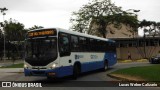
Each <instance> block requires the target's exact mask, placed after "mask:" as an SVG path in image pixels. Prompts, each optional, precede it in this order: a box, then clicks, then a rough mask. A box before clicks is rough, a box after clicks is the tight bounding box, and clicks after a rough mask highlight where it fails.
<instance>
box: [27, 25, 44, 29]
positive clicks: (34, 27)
mask: <svg viewBox="0 0 160 90" xmlns="http://www.w3.org/2000/svg"><path fill="white" fill-rule="evenodd" d="M40 28H43V26H38V25H34V26H33V27H31V28H29V30H34V29H40Z"/></svg>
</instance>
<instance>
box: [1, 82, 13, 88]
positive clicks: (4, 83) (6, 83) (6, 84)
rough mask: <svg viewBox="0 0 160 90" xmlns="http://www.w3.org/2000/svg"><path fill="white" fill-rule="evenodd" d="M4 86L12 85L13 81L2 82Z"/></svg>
mask: <svg viewBox="0 0 160 90" xmlns="http://www.w3.org/2000/svg"><path fill="white" fill-rule="evenodd" d="M2 87H11V82H2Z"/></svg>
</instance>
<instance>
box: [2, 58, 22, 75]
mask: <svg viewBox="0 0 160 90" xmlns="http://www.w3.org/2000/svg"><path fill="white" fill-rule="evenodd" d="M23 62H24V60H16V61H15V62H14V64H19V63H23ZM12 64H13V62H12V60H5V61H4V60H0V67H2V66H10V65H12ZM23 72H24V69H23V68H0V73H23Z"/></svg>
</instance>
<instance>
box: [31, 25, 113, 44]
mask: <svg viewBox="0 0 160 90" xmlns="http://www.w3.org/2000/svg"><path fill="white" fill-rule="evenodd" d="M44 29H56V30H57V32H64V33H69V34H73V35H78V36H83V37H88V38H93V39H99V40H103V41H109V42H115V41H114V40H111V39H107V38H101V37H97V36H92V35H89V34H85V33H79V32H76V31H70V30H66V29H62V28H41V29H34V30H30V31H28V32H32V31H37V30H44Z"/></svg>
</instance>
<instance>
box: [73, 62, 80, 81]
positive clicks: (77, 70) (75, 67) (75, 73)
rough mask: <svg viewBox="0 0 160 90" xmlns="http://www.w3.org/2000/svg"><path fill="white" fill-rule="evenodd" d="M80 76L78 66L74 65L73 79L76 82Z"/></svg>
mask: <svg viewBox="0 0 160 90" xmlns="http://www.w3.org/2000/svg"><path fill="white" fill-rule="evenodd" d="M79 74H80V67H79V66H78V65H75V66H74V68H73V76H72V77H73V79H74V80H76V79H77V77H78V75H79Z"/></svg>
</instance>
